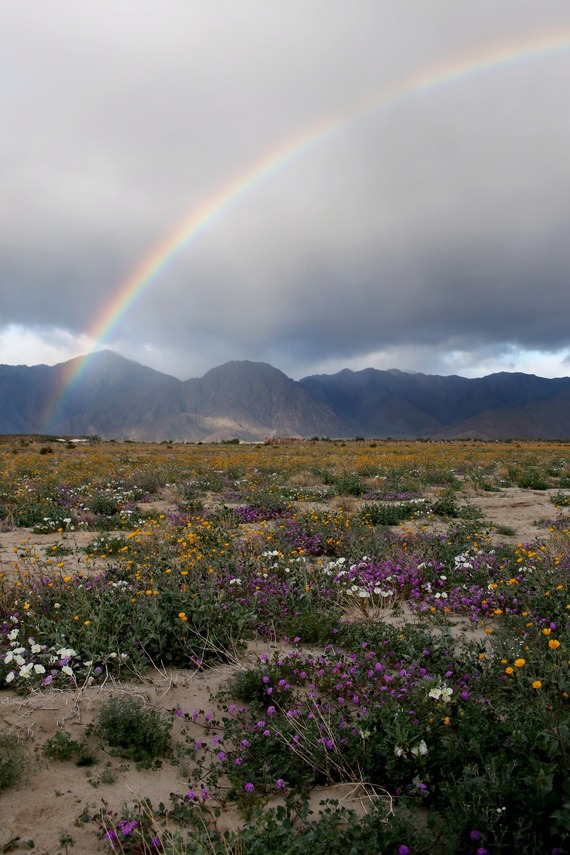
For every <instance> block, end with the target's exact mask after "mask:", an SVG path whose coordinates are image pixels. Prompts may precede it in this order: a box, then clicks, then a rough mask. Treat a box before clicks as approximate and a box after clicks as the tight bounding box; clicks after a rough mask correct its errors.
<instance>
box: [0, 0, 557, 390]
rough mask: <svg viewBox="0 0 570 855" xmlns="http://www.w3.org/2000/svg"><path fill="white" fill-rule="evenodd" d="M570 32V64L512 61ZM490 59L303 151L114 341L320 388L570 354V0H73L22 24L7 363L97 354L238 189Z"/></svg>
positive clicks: (6, 38) (186, 256)
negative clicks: (140, 288)
mask: <svg viewBox="0 0 570 855" xmlns="http://www.w3.org/2000/svg"><path fill="white" fill-rule="evenodd" d="M564 34H566V35H567V39H566V41H567V45H568V47H567V49H565V50H556V51H554V50H550V51H549V50H548V49H545V50H543V51H542V52H539V53H538V54H537V55H535V56H531V55H529V56H528V57H527V58H526V59H525V58H524V57H521V56H519V58H518V60H517V61H516V62H515V61H513V62H505V63H504V64H502V65H501V66H497V65H493V63H492V62H491V61H490V59H489V58H490V57H492V56H493V55H494V51H496V48H497V46H499V45H502V46H503V49H504V50H505V51H507V50H508V46H509V45H510V46H512V50H513V53H514V54H517V51H518V54H520V53H521V47H520V46H521V45H523V44H527V45H529V46H532V45H538V44H545V45H546V44H548V43H549V42H550V43H552V44H554V40H555V39H556V38H557V36H558V37H560V36H561V37H562V38H564ZM467 56H473V57H478V58H479V61H480V65H481V70H480V71H479V72H478V73H472V74H469V75H467V76H465V77H464V78H461V79H455V80H454V79H450V80H449V81H448V82H447V84H446V85H445V86H439V87H437V86H436V87H431V88H429V87H428V89H426V90H425V91H422V92H417V93H416V94H415V95H414V96H413V97H410V98H407V99H404V100H401V101H398V102H397V103H395V104H393V105H392V106H388V107H386V108H381V109H378V110H375V111H368V112H363V113H362V114H361V115H359V116H356V117H354V116H353V118H352V119H351V120H350V121H347V122H346V123H343V122H342V120H339V122H338V125H339V128H338V132H337V133H335V134H331V135H329V136H323V137H322V138H321V139H320V140H319V141H317V143H316V145H314V146H313V147H310V148H309V147H307V148H306V149H303V148H300V150H299V151H298V152H297V155H296V156H295V157H293V158H290V159H289V161H288V162H286V163H284V164H283V165H282V166H281V167H280V168H279V169H276V170H275V171H273V172H272V174H270V175H268V176H266V177H265V178H264V179H263V180H262V181H260V182H259V183H258V185H256V186H255V187H254V188H252V190H251V192H250V193H248V194H246V195H245V196H244V197H243V198H241V199H239V200H237V201H236V203H235V204H234V205H232V206H230V207H228V209H227V210H225V211H222V212H220V214H219V215H218V216H217V217H215V218H214V219H213V221H212V222H211V223H210V224H209V226H208V227H207V228H206V229H205V231H204V232H203V233H201V234H200V235H199V236H198V237H197V238H196V239H195V240H194V241H192V242H190V243H189V244H188V245H187V246H186V247H185V249H184V250H183V251H182V252H180V253H179V254H178V256H177V257H176V258H174V259H172V261H171V263H170V264H168V265H166V266H165V268H164V269H163V270H162V272H161V273H160V275H159V276H157V278H156V280H155V282H154V284H153V285H152V286H151V287H149V288H148V289H146V291H145V294H144V297H143V298H142V299H141V300H140V301H138V302H137V303H136V305H133V307H132V309H131V310H130V311H129V312H127V313H126V314H125V315H124V318H123V321H122V323H121V324H120V325H118V326H117V328H116V329H114V330H113V334H112V336H110V338H109V341H108V343H109V344H110V345H111V346H115V347H116V348H117V349H118V350H120V352H122V353H124V354H125V355H127V356H131V357H132V358H135V359H140V360H141V361H145V362H147V364H153V365H155V366H156V367H158V368H161V369H162V370H168V371H171V372H172V373H176V374H178V375H179V376H192V375H195V374H198V373H201V372H202V371H204V370H206V369H207V368H209V367H211V366H213V365H215V364H219V363H220V362H223V361H225V360H226V359H232V358H238V359H241V358H249V359H264V360H267V361H272V362H273V363H274V364H276V365H278V366H279V367H283V368H284V370H287V371H288V372H289V373H292V374H296V375H297V376H301V375H302V374H303V373H311V372H312V370H313V368H314V366H320V365H325V364H339V363H342V361H343V360H345V361H346V362H347V364H348V363H350V362H351V361H352V363H351V364H356V363H355V361H356V362H358V360H364V364H366V360H367V358H368V357H369V362H370V364H372V363H373V362H374V364H378V366H379V367H389V366H388V365H386V364H384V363H385V361H386V360H388V359H394V358H397V359H399V360H401V363H402V366H399V367H406V368H413V367H414V366H413V360H414V359H416V358H417V359H418V360H419V363H420V364H418V365H417V367H418V368H422V369H425V367H426V366H427V367H431V368H433V369H434V370H439V369H443V368H445V367H446V364H449V362H448V363H446V359H447V358H448V357H447V356H446V354H447V355H448V354H454V356H453V360H455V362H457V360H458V359H460V360H461V361H462V362H461V364H462V367H463V368H464V369H465V370H469V371H471V372H472V373H473V371H474V370H476V367H477V364H478V360H479V361H480V363H481V365H482V366H484V365H487V364H489V361H491V362H492V361H493V360H495V362H500V360H501V355H504V358H505V360H507V362H508V360H510V359H514V358H515V357H514V356H513V354H515V353H517V352H518V350H521V351H524V350H529V351H544V352H553V353H554V352H558V351H561V352H562V351H564V350H565V349H568V348H570V328H569V327H568V325H567V323H566V318H567V317H568V313H569V310H570V296H569V294H570V289H569V288H568V279H569V272H570V247H569V243H568V240H567V237H566V232H567V223H568V219H569V210H568V208H569V203H568V200H567V187H568V186H569V183H570V161H569V159H568V157H567V151H568V144H569V141H570V115H569V113H568V111H567V110H566V109H565V106H564V105H565V98H566V88H567V86H566V81H567V80H568V74H569V71H570V9H569V8H568V5H567V4H566V3H565V2H545V3H543V4H540V7H539V6H538V5H537V4H535V3H531V2H528V3H527V2H520V0H517V2H515V0H509V1H508V2H504V3H501V4H497V3H495V2H490V1H489V2H483V3H480V2H478V3H474V2H471V0H465V2H463V3H462V4H457V3H454V2H452V0H447V2H441V3H437V4H425V3H423V2H420V0H410V2H407V3H402V2H400V0H398V2H382V0H380V2H376V0H374V2H372V0H370V2H367V0H362V2H360V3H358V4H352V3H350V4H349V3H344V2H334V0H327V2H324V0H322V2H321V0H315V2H313V3H309V4H306V3H300V2H292V3H287V4H285V3H283V4H266V3H262V2H243V3H239V4H236V3H233V2H212V3H208V4H204V3H198V2H177V0H172V2H167V3H165V4H161V5H160V7H159V6H158V5H157V4H156V3H154V2H152V3H151V2H147V0H137V2H134V0H117V2H110V0H109V2H101V3H97V4H96V5H92V6H90V7H89V8H88V9H87V8H86V7H84V6H79V5H78V4H76V3H74V2H71V0H54V2H52V3H50V4H49V8H48V6H47V5H46V6H45V7H41V6H34V13H33V14H30V13H29V9H27V8H26V4H25V3H24V4H18V5H15V4H14V5H13V6H12V7H9V8H8V7H5V8H4V9H3V10H2V11H1V12H0V73H1V74H2V79H3V80H5V81H7V82H8V85H7V86H6V87H5V89H4V90H3V92H2V93H1V94H0V106H1V108H2V115H3V118H4V123H5V127H6V128H8V129H9V132H7V133H6V134H5V135H4V136H3V137H2V139H1V140H0V167H1V172H0V187H1V189H2V192H1V193H0V216H1V217H2V224H3V226H2V232H1V234H0V296H1V306H0V313H1V314H0V362H1V361H4V359H3V358H2V352H1V342H2V329H3V328H11V327H13V328H14V329H16V328H17V329H18V330H19V329H22V330H26V329H29V330H35V331H36V332H37V334H38V335H39V336H40V337H42V336H43V340H45V342H46V347H47V346H48V345H49V342H50V336H53V341H54V342H55V341H56V340H57V341H60V340H61V337H62V335H64V337H65V335H69V336H71V337H73V336H76V337H77V338H78V343H81V344H82V345H83V343H84V339H80V338H79V337H80V336H81V335H82V334H85V333H88V332H89V330H90V329H92V328H93V325H94V323H95V322H96V320H97V318H98V317H100V316H101V312H103V311H104V308H105V306H106V305H108V303H109V301H110V300H112V299H113V297H114V295H116V294H117V293H118V291H120V288H121V286H122V284H123V283H124V282H126V281H127V279H128V277H129V276H130V275H131V274H132V273H133V271H135V270H136V269H137V268H139V266H140V265H141V263H142V262H143V260H144V259H145V258H146V257H147V256H148V255H149V253H151V252H152V251H153V250H154V248H155V247H156V246H157V245H159V244H160V242H161V241H163V240H164V239H165V238H166V236H168V235H169V234H171V233H172V232H173V231H174V230H175V229H176V228H177V227H178V226H179V225H180V224H181V223H182V222H184V220H185V218H188V216H189V215H190V214H191V213H192V211H197V210H200V209H201V208H202V207H203V205H204V203H205V202H206V201H207V200H208V199H210V198H211V197H212V194H214V193H216V192H218V191H220V190H221V189H223V188H224V187H227V186H228V185H229V182H230V181H231V180H233V178H235V177H236V176H238V175H240V174H243V172H244V170H245V169H247V168H249V167H250V166H251V165H252V164H254V163H256V162H258V163H259V162H260V158H262V157H263V156H264V155H265V154H267V153H268V152H271V151H273V150H275V148H276V146H278V145H279V144H280V143H281V142H283V141H284V140H285V139H288V138H292V137H293V136H294V135H295V134H299V133H300V132H301V131H302V130H303V129H307V128H309V127H315V126H316V125H317V123H318V121H319V120H320V119H322V118H324V117H326V116H327V115H331V114H337V115H339V116H341V117H342V116H343V115H344V116H346V117H349V116H352V113H353V111H354V109H355V105H356V104H357V103H360V101H361V99H362V98H363V97H364V96H365V95H366V94H367V93H370V92H377V93H378V95H377V100H378V103H379V104H381V102H382V97H381V93H382V91H383V89H382V87H385V86H388V85H390V84H392V83H394V82H396V83H397V82H401V81H403V80H405V79H406V77H407V76H408V75H410V74H411V73H415V72H418V71H420V70H422V69H428V68H434V67H435V66H436V65H438V66H440V67H441V68H443V69H445V68H447V67H452V66H453V65H454V64H457V63H458V62H459V61H460V60H461V59H462V58H466V57H467ZM14 325H16V327H14ZM22 342H23V344H22V347H23V348H24V346H25V347H28V346H29V342H28V341H27V340H24V337H22ZM12 352H13V339H11V350H10V353H12ZM456 354H461V355H460V356H457V355H456ZM469 354H471V357H470V356H469ZM21 361H26V360H25V358H22V360H21ZM454 364H455V363H454ZM563 364H568V360H567V359H565V357H564V354H562V356H561V357H560V365H561V366H562V365H563ZM560 373H562V370H561V372H560Z"/></svg>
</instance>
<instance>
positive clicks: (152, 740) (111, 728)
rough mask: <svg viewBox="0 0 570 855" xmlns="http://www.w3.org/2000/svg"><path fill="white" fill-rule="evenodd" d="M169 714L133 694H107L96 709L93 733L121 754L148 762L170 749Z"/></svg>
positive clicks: (144, 764)
mask: <svg viewBox="0 0 570 855" xmlns="http://www.w3.org/2000/svg"><path fill="white" fill-rule="evenodd" d="M171 730H172V718H171V717H170V716H162V715H161V714H160V713H159V712H158V711H157V710H155V709H149V708H148V707H146V706H145V705H144V704H143V703H142V702H141V701H138V700H136V699H135V698H110V699H109V700H108V701H107V702H106V703H105V704H103V706H102V707H101V709H100V710H99V715H98V717H97V726H96V733H97V734H99V735H101V737H102V738H103V739H104V740H105V741H106V742H107V744H108V745H110V746H111V748H116V749H119V751H118V753H119V754H120V755H121V756H124V757H127V758H128V759H130V760H135V761H136V762H137V763H140V764H141V765H143V766H150V765H151V762H152V761H153V760H155V759H156V758H158V757H164V756H165V755H168V754H169V753H170V750H171V740H170V731H171Z"/></svg>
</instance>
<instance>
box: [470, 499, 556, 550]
mask: <svg viewBox="0 0 570 855" xmlns="http://www.w3.org/2000/svg"><path fill="white" fill-rule="evenodd" d="M559 492H560V491H559V490H558V489H556V490H523V489H521V488H520V487H508V488H506V489H504V490H502V491H501V492H499V493H490V492H484V491H470V492H467V493H466V494H465V497H466V500H467V502H468V503H469V504H471V505H475V507H477V508H478V509H479V510H480V511H481V512H482V514H483V515H484V519H485V521H488V522H489V523H490V524H491V525H492V526H493V527H494V528H495V529H496V528H497V527H499V531H495V532H494V533H493V539H494V540H495V541H497V542H502V543H533V542H535V541H537V540H540V541H544V540H546V539H547V538H548V526H546V525H545V524H544V522H543V521H544V520H554V519H556V518H557V517H559V516H564V517H566V516H567V515H568V509H567V508H562V509H561V510H560V511H558V510H557V509H556V507H555V506H554V504H553V503H552V497H553V496H554V495H555V494H557V493H559ZM568 519H569V522H570V517H568ZM502 527H507V528H509V529H512V530H513V532H514V534H512V535H507V534H501V528H502Z"/></svg>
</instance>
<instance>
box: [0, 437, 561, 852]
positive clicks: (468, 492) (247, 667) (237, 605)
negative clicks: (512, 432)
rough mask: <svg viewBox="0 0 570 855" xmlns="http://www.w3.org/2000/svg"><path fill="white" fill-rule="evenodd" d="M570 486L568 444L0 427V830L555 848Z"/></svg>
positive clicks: (25, 837) (187, 847) (295, 846)
mask: <svg viewBox="0 0 570 855" xmlns="http://www.w3.org/2000/svg"><path fill="white" fill-rule="evenodd" d="M523 508H524V509H526V512H527V517H526V522H525V523H524V524H523V522H521V520H522V517H521V516H520V511H521V509H523ZM497 509H500V511H501V514H500V516H499V515H498V510H497ZM569 509H570V444H565V443H547V442H542V443H519V442H511V443H503V444H501V443H482V442H458V441H457V442H442V443H437V442H420V441H418V442H392V441H364V440H355V441H346V442H340V441H329V440H316V439H315V440H313V441H310V442H309V441H307V442H298V441H285V440H283V441H274V442H268V443H266V444H259V445H244V444H238V443H237V442H235V443H234V442H228V443H222V444H220V445H218V444H215V445H214V444H212V445H199V444H198V445H187V444H170V443H161V444H136V443H130V442H125V443H115V442H98V441H96V440H91V441H87V442H81V443H79V442H71V441H70V442H58V441H55V439H53V438H49V437H43V438H39V437H28V438H24V437H1V438H0V628H1V634H0V852H24V851H35V852H41V853H42V855H43V853H49V855H55V853H59V852H62V853H64V852H65V853H67V852H76V853H92V852H120V853H159V855H162V853H164V855H166V853H169V855H170V853H172V855H175V853H176V855H182V853H236V855H237V853H252V855H257V853H260V855H261V853H264V855H266V853H280V854H281V855H292V854H293V853H305V852H308V851H310V852H311V853H325V852H327V853H328V852H330V851H338V852H341V853H345V852H346V853H369V854H370V855H372V853H398V855H416V853H433V854H434V855H438V853H442V854H443V853H470V855H485V853H489V855H494V853H515V852H516V853H552V854H553V853H567V852H570V702H569V693H570V679H569V663H570V643H569V639H570V589H569V580H570V520H569V518H568V514H569V513H570V510H569Z"/></svg>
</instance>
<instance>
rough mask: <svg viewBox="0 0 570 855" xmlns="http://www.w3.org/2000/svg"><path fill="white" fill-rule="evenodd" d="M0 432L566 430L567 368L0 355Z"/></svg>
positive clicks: (492, 435)
mask: <svg viewBox="0 0 570 855" xmlns="http://www.w3.org/2000/svg"><path fill="white" fill-rule="evenodd" d="M70 377H73V378H75V379H74V380H73V382H71V383H69V380H68V378H70ZM0 433H2V434H23V433H51V434H62V435H65V436H70V435H71V436H74V435H75V436H80V435H83V436H85V435H87V436H91V435H98V436H101V437H102V438H104V439H117V440H123V439H133V440H141V441H150V442H159V441H162V440H173V441H176V442H181V441H189V442H198V441H201V442H215V441H221V440H227V439H233V438H239V439H242V440H244V441H261V440H264V439H267V438H270V437H274V436H290V437H300V438H308V437H312V436H328V437H331V438H350V437H354V436H362V437H366V438H372V437H374V438H383V437H388V436H390V437H393V438H394V439H415V438H416V437H425V438H433V439H440V438H441V439H451V438H466V437H471V438H478V439H487V440H493V439H509V438H519V439H567V438H570V378H569V377H561V378H555V379H547V378H542V377H536V376H535V375H532V374H521V373H508V372H502V373H498V374H491V375H489V376H487V377H481V378H476V379H467V378H465V377H459V376H457V375H452V376H449V377H444V376H438V375H427V374H421V373H414V374H408V373H405V372H402V371H399V370H397V369H390V370H388V371H380V370H378V369H376V368H366V369H364V370H362V371H351V370H349V369H344V370H342V371H340V372H339V373H337V374H333V375H327V374H323V375H314V376H310V377H305V378H303V379H302V380H298V381H296V380H292V379H291V378H289V377H287V375H286V374H284V373H283V372H282V371H279V370H278V369H277V368H273V367H272V366H271V365H268V364H267V363H263V362H250V361H247V360H245V361H235V362H228V363H226V364H224V365H220V366H218V367H217V368H213V369H211V370H210V371H208V372H207V373H206V374H205V375H204V376H203V377H201V378H199V379H190V380H186V381H182V380H178V379H177V378H176V377H171V376H170V375H168V374H163V373H161V372H160V371H155V370H154V369H152V368H148V367H146V366H143V365H141V364H140V363H138V362H134V361H132V360H129V359H125V358H124V357H122V356H118V355H117V354H115V353H113V352H112V351H100V352H98V353H95V354H90V355H88V356H84V357H78V358H77V359H75V360H69V361H68V362H65V363H60V364H59V365H54V366H47V365H35V366H25V365H17V366H14V365H0Z"/></svg>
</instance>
